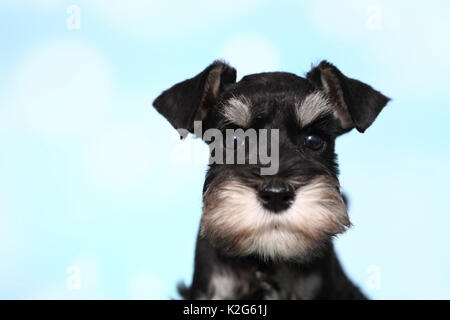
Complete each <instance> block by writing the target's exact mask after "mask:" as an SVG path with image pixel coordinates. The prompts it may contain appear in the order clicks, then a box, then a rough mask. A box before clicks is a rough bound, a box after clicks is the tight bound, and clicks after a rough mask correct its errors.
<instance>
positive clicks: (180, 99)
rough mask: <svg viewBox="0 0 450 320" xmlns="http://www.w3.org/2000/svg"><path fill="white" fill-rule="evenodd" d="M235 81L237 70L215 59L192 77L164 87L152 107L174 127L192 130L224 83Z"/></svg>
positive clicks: (213, 101) (206, 111) (204, 115)
mask: <svg viewBox="0 0 450 320" xmlns="http://www.w3.org/2000/svg"><path fill="white" fill-rule="evenodd" d="M234 82H236V70H235V69H234V68H233V67H230V66H229V65H227V64H226V63H224V62H221V61H215V62H213V63H212V64H211V65H210V66H208V67H207V68H206V69H205V70H203V71H202V72H201V73H199V74H198V75H196V76H195V77H193V78H191V79H188V80H185V81H183V82H180V83H178V84H176V85H174V86H173V87H171V88H170V89H167V90H166V91H164V92H163V93H161V95H159V97H157V98H156V100H155V101H154V102H153V106H154V107H155V108H156V110H158V112H159V113H161V114H162V115H163V116H164V117H165V118H166V119H167V120H168V121H169V122H170V124H171V125H172V126H173V127H174V128H175V129H187V130H189V131H190V132H193V127H194V121H196V120H203V119H204V118H205V117H206V115H207V113H208V111H209V110H210V109H211V107H212V106H214V104H215V102H216V98H217V96H218V95H219V93H220V92H221V91H222V90H223V89H224V88H225V86H226V85H228V84H231V83H234Z"/></svg>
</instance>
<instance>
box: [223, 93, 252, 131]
mask: <svg viewBox="0 0 450 320" xmlns="http://www.w3.org/2000/svg"><path fill="white" fill-rule="evenodd" d="M250 106H251V103H250V101H249V100H248V99H247V98H246V97H244V96H239V97H232V98H230V99H229V100H228V101H227V102H226V103H225V104H224V106H223V108H222V111H221V112H222V115H223V116H224V117H225V119H226V120H227V121H229V122H231V123H234V124H236V125H238V126H241V127H244V128H245V127H248V126H250V124H251V121H252V113H251V110H250Z"/></svg>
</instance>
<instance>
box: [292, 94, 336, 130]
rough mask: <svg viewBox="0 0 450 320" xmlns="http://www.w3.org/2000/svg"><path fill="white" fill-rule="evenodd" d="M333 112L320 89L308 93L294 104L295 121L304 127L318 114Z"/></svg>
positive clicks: (317, 116) (318, 115)
mask: <svg viewBox="0 0 450 320" xmlns="http://www.w3.org/2000/svg"><path fill="white" fill-rule="evenodd" d="M332 112H333V106H332V105H331V103H330V101H329V100H328V98H327V96H326V94H325V93H324V92H321V91H315V92H313V93H310V94H309V95H307V96H306V97H305V99H303V100H302V101H301V102H300V103H297V104H296V106H295V113H296V116H297V121H298V123H299V124H300V126H302V127H305V126H307V125H308V124H310V123H312V122H313V121H314V120H316V119H317V118H319V117H320V116H324V115H327V114H330V113H332Z"/></svg>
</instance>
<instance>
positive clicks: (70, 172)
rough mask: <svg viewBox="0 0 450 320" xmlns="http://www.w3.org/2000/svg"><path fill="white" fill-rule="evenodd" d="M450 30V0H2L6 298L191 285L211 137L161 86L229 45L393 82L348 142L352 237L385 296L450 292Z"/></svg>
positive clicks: (353, 252)
mask: <svg viewBox="0 0 450 320" xmlns="http://www.w3.org/2000/svg"><path fill="white" fill-rule="evenodd" d="M337 3H339V4H337ZM72 4H74V5H77V6H78V8H79V9H80V10H81V13H80V19H81V20H80V23H81V24H80V28H79V29H71V28H69V27H68V23H69V26H73V22H74V20H72V18H73V17H72V18H71V14H70V13H69V14H68V13H67V9H68V7H69V6H70V5H72ZM75 18H76V17H75ZM68 19H69V20H68ZM449 31H450V5H449V3H448V1H430V2H427V4H426V5H425V4H424V2H422V1H377V0H372V1H359V0H358V1H356V0H346V1H339V2H337V1H331V0H330V1H314V2H312V1H311V2H306V1H295V0H282V1H273V2H271V1H264V0H253V1H246V2H242V3H241V1H238V0H231V1H209V0H208V1H207V0H202V1H135V0H129V1H105V0H99V1H87V0H86V1H76V0H74V1H71V2H67V1H52V0H42V1H38V0H35V1H32V0H30V1H22V0H18V1H13V0H2V1H1V2H0V43H1V50H0V147H1V148H0V261H1V263H0V298H10V299H16V298H20V299H22V298H25V299H30V298H39V299H42V298H63V299H64V298H96V299H97V298H98V299H101V298H112V299H128V298H156V299H160V298H170V297H177V294H176V291H175V285H176V283H177V282H178V281H179V280H184V281H186V282H188V283H189V282H190V280H191V273H192V270H193V254H194V245H195V236H196V233H197V228H198V222H199V218H200V214H201V212H200V208H201V188H202V183H203V176H204V173H205V168H206V166H205V165H204V164H203V163H202V160H201V159H200V158H201V157H199V154H202V152H204V148H203V147H202V145H201V142H200V141H194V140H188V141H186V142H185V143H184V144H183V145H182V146H180V145H179V144H178V142H177V140H176V137H174V132H173V130H172V128H171V127H170V125H169V124H168V123H167V122H166V121H165V120H164V119H163V118H162V117H161V116H159V115H158V114H157V113H156V112H155V111H154V110H153V109H152V107H151V102H152V100H153V99H154V98H155V97H156V96H157V95H158V94H159V93H160V92H161V91H162V90H164V89H166V88H168V87H169V86H171V85H172V84H174V83H175V82H178V81H181V80H184V79H185V78H187V77H191V76H193V75H195V74H197V73H198V72H200V71H201V70H203V68H204V67H206V66H207V65H208V64H209V63H210V62H211V61H213V60H214V59H216V58H225V59H227V60H228V61H229V62H230V64H232V65H233V66H235V67H236V68H237V70H238V78H240V77H242V76H243V75H245V74H246V73H252V72H260V71H270V70H282V71H289V72H294V73H297V74H300V75H302V74H304V73H305V72H307V71H308V70H309V69H310V66H311V63H317V62H319V61H320V60H321V59H328V60H330V61H331V62H333V63H334V64H336V65H337V66H338V67H339V68H340V69H341V71H343V72H344V73H345V74H346V75H349V76H351V77H354V78H357V79H360V80H363V81H364V82H367V83H369V84H371V85H373V86H374V87H375V88H377V89H379V90H380V91H382V92H383V93H385V94H386V95H388V96H390V97H392V98H393V101H392V102H391V103H390V104H389V105H388V107H387V108H386V109H385V110H384V111H383V112H382V113H381V115H380V116H379V118H378V119H377V121H376V122H375V124H374V125H373V127H371V128H370V129H369V130H368V131H367V132H366V133H365V134H359V133H358V132H351V133H350V134H348V135H346V136H344V137H342V138H340V140H339V141H338V143H337V149H338V154H339V160H340V164H341V183H342V186H343V188H344V189H345V190H346V192H347V194H348V195H349V197H350V201H351V207H350V210H351V218H352V222H353V224H354V227H353V228H352V229H351V230H350V231H349V232H347V233H346V234H345V235H343V236H340V237H339V238H338V240H337V241H336V245H337V249H338V253H339V256H340V258H341V260H342V263H343V264H344V266H345V269H346V270H347V272H348V273H349V275H350V276H351V278H352V279H353V280H354V281H355V282H356V283H358V284H359V285H360V286H361V287H362V288H363V290H364V291H365V292H366V293H367V294H368V295H369V296H370V297H372V298H377V299H393V298H397V299H398V298H399V299H404V298H413V299H421V298H425V299H430V298H439V299H442V298H446V299H449V298H450V274H449V270H450V236H449V229H450V212H449V209H448V197H449V194H448V192H449V187H448V184H449V181H450V173H449V172H450V171H449V164H450V150H449V139H450V130H449V121H450V98H449V85H450V82H449V74H450V59H449V57H450V41H449V36H448V33H449ZM183 147H184V148H185V149H186V150H184V151H185V156H184V157H182V156H179V155H177V152H178V151H180V148H183ZM175 150H176V151H175ZM180 162H183V163H180ZM74 270H75V271H74ZM77 279H78V280H80V282H79V284H80V286H79V287H78V282H77Z"/></svg>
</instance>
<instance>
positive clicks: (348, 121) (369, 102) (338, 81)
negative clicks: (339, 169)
mask: <svg viewBox="0 0 450 320" xmlns="http://www.w3.org/2000/svg"><path fill="white" fill-rule="evenodd" d="M306 78H307V79H308V80H310V81H311V82H312V83H313V84H314V85H315V86H316V87H318V88H320V89H322V90H324V91H325V92H326V94H327V95H328V98H329V99H330V102H331V103H332V104H333V106H334V107H335V108H336V109H335V113H334V114H335V115H336V117H337V118H338V119H339V120H340V122H341V125H342V128H343V129H344V131H349V130H351V129H353V128H355V127H356V129H358V131H359V132H364V131H365V130H366V129H367V128H368V127H369V126H370V125H371V124H372V123H373V122H374V121H375V118H376V117H377V116H378V114H379V113H380V112H381V110H382V109H383V108H384V106H385V105H386V104H387V103H388V102H389V100H390V99H389V98H387V97H386V96H384V95H383V94H381V93H380V92H378V91H377V90H375V89H373V88H372V87H371V86H369V85H367V84H365V83H362V82H361V81H358V80H355V79H350V78H347V77H346V76H344V75H343V74H342V72H340V71H339V70H338V69H337V68H336V67H335V66H334V65H332V64H331V63H328V62H327V61H322V62H321V63H320V64H319V65H318V66H317V67H314V68H312V69H311V71H310V72H308V74H307V75H306Z"/></svg>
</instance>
